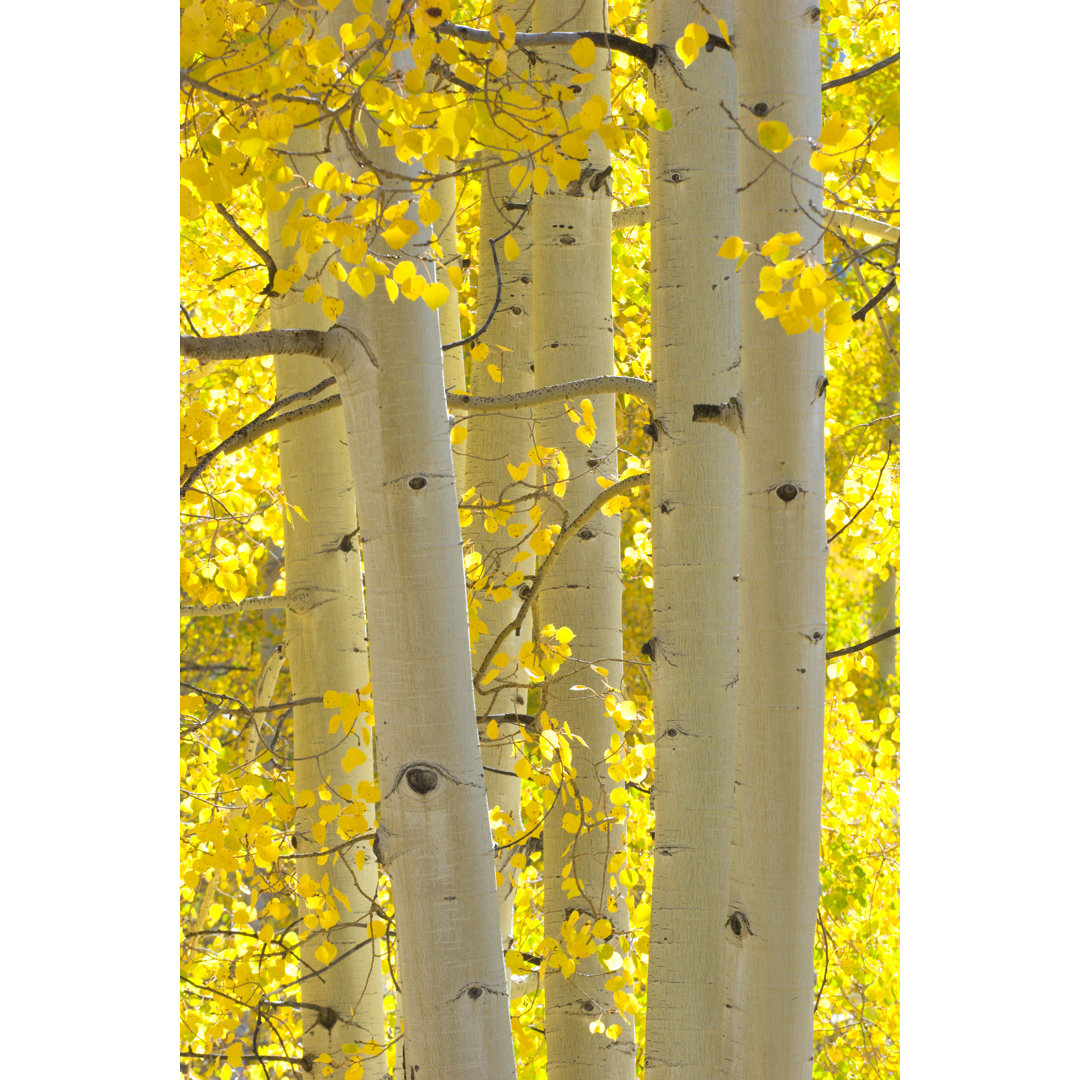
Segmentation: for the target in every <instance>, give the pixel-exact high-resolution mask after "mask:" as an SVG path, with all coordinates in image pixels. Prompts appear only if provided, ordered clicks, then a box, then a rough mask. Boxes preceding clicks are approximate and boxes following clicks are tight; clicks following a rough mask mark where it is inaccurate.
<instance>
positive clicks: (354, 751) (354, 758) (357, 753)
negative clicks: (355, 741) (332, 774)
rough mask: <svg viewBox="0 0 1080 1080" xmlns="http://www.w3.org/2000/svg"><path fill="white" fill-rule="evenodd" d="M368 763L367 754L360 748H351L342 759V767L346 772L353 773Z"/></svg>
mask: <svg viewBox="0 0 1080 1080" xmlns="http://www.w3.org/2000/svg"><path fill="white" fill-rule="evenodd" d="M365 761H367V754H365V753H364V751H363V750H361V749H360V747H359V746H350V747H349V749H348V750H346V751H345V756H344V757H343V758H342V759H341V767H342V768H343V769H344V770H345V771H346V772H352V771H353V769H355V768H356V766H357V765H363V764H364V762H365Z"/></svg>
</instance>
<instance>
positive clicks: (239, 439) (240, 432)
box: [180, 375, 341, 499]
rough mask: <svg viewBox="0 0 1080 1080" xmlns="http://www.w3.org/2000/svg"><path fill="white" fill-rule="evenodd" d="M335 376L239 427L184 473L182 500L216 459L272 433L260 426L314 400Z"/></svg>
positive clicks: (278, 402)
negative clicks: (289, 408)
mask: <svg viewBox="0 0 1080 1080" xmlns="http://www.w3.org/2000/svg"><path fill="white" fill-rule="evenodd" d="M335 381H336V380H335V379H334V376H333V375H331V376H330V377H329V378H326V379H323V381H322V382H321V383H319V384H318V385H317V386H313V387H312V388H311V389H310V390H300V391H299V392H297V393H295V394H290V395H289V396H288V397H283V398H279V399H278V400H277V401H275V402H274V403H273V405H271V406H270V407H269V408H268V409H266V410H265V411H264V412H261V413H259V415H258V416H256V417H255V419H254V420H249V421H248V422H247V423H246V424H244V425H243V427H238V428H237V429H236V430H235V431H234V432H233V433H232V434H231V435H230V436H229V437H228V438H227V439H225V440H224V441H223V442H220V443H218V445H217V446H215V447H214V449H213V450H211V451H209V452H208V453H206V454H204V455H203V456H202V457H201V458H199V460H198V461H196V462H195V464H194V465H192V466H191V468H190V469H188V471H187V472H186V473H184V475H183V477H182V479H181V482H180V498H181V499H182V498H183V497H184V496H185V495H186V494H187V492H188V488H190V487H191V485H192V484H193V483H194V482H195V481H196V480H197V479H198V478H199V477H200V476H201V475H202V473H203V472H204V471H205V470H206V467H207V466H208V465H209V464H210V462H211V461H213V460H214V459H215V458H218V457H221V456H222V455H223V454H232V453H235V452H236V451H237V450H239V449H240V448H241V447H242V446H247V445H248V444H249V443H252V442H254V441H255V440H256V439H257V438H258V437H259V435H261V434H263V433H264V432H265V431H270V430H271V428H270V427H266V426H263V428H262V430H259V431H258V434H256V433H255V432H256V430H257V429H259V427H260V425H265V424H266V421H267V420H270V419H271V418H273V416H274V414H275V413H276V412H277V411H278V410H279V409H283V408H284V407H285V406H286V405H291V404H292V403H293V402H294V401H301V400H303V399H307V398H313V397H315V395H316V394H321V393H322V392H323V391H324V390H325V389H326V388H327V387H328V386H329V385H330V384H331V383H333V382H335ZM335 396H336V397H337V399H338V401H339V402H340V401H341V396H340V395H335Z"/></svg>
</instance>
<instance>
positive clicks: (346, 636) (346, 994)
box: [269, 128, 387, 1078]
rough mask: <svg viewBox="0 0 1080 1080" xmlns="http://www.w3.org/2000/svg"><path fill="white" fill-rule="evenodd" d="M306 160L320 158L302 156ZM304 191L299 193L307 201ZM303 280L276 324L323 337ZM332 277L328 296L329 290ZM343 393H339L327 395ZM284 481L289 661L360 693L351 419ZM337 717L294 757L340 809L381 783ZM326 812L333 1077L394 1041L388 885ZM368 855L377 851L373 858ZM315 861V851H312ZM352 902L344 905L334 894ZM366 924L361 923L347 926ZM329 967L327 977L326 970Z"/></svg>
mask: <svg viewBox="0 0 1080 1080" xmlns="http://www.w3.org/2000/svg"><path fill="white" fill-rule="evenodd" d="M321 144H322V135H321V133H320V132H318V131H317V130H311V129H303V128H301V129H297V131H296V132H294V134H293V135H292V136H291V138H290V144H289V148H290V150H292V151H294V152H295V153H297V155H304V154H313V153H315V152H317V150H318V149H319V148H320V146H321ZM295 160H296V161H298V162H299V161H303V162H310V163H311V164H310V168H311V169H314V167H315V164H316V162H315V159H314V158H310V157H303V156H297V157H296V158H295ZM305 194H306V190H305V189H303V188H301V189H300V193H299V196H298V197H300V198H303V196H304V195H305ZM288 212H289V207H288V206H286V207H285V208H283V209H282V210H280V211H278V212H277V213H275V214H272V215H271V217H270V223H269V226H270V228H269V241H270V242H269V248H270V253H271V255H272V257H273V258H274V260H275V262H276V263H277V265H278V267H280V268H285V267H287V266H288V265H289V264H290V263H291V261H292V258H293V253H292V251H291V250H288V249H285V248H284V247H283V246H282V244H281V240H280V236H281V228H282V226H283V225H284V224H285V222H286V221H287V220H288ZM305 284H306V282H305V281H303V280H302V281H301V282H300V283H299V286H298V288H297V289H296V290H294V291H292V292H290V293H288V294H287V295H286V296H285V297H283V298H282V299H280V300H277V301H275V303H274V304H273V306H272V308H271V322H272V324H273V326H274V327H281V328H286V327H287V328H296V329H324V328H325V327H326V326H327V321H326V319H325V317H324V316H323V313H322V311H321V309H320V307H319V305H317V304H307V303H304V302H303V300H302V299H301V298H300V293H301V292H302V291H303V288H304V285H305ZM332 284H333V283H332V282H331V281H330V279H329V278H327V279H326V281H325V282H324V288H325V289H326V290H327V291H328V292H329V290H330V286H331V285H332ZM274 371H275V375H276V379H277V394H278V397H285V396H286V395H288V394H292V393H296V392H299V391H303V390H307V389H309V388H310V387H312V386H314V385H316V384H317V383H319V382H321V381H322V380H324V379H325V378H326V365H325V364H324V363H323V362H322V361H320V360H317V359H314V358H312V357H309V356H280V355H279V356H276V357H275V359H274ZM332 392H333V387H330V388H328V389H327V390H326V391H325V392H324V393H325V394H329V393H332ZM278 455H279V460H280V466H281V485H282V491H283V492H284V495H285V498H286V500H287V501H288V503H289V504H290V505H291V506H294V507H297V508H298V510H299V511H300V512H299V513H298V512H296V511H293V513H292V514H291V515H290V516H289V518H288V519H287V520H286V525H285V576H286V591H287V594H288V603H287V606H286V617H285V620H286V621H285V625H286V653H287V656H288V661H289V675H290V680H291V685H292V695H293V697H295V698H299V699H305V698H321V697H322V696H323V694H324V693H326V691H328V690H332V691H337V692H351V691H357V690H359V689H361V688H362V687H364V686H366V685H367V683H368V680H369V674H368V658H367V645H366V642H365V627H364V596H363V586H362V581H361V575H360V557H359V554H358V548H359V544H358V543H357V539H356V502H355V500H354V498H353V492H352V481H351V476H350V470H349V456H348V452H347V449H346V438H345V422H344V419H343V417H342V414H341V410H340V409H334V410H331V411H328V412H324V413H321V414H319V415H318V416H312V417H308V418H305V419H303V420H300V421H298V422H297V423H295V424H290V425H289V426H288V427H286V428H284V429H283V430H282V431H281V433H280V435H279V450H278ZM335 711H336V710H334V709H326V708H323V706H322V705H318V704H315V705H300V706H297V707H296V709H295V710H294V711H293V758H294V775H295V785H296V789H297V790H298V791H311V792H317V791H318V790H319V789H320V788H321V787H323V786H324V785H325V786H326V787H327V788H328V789H329V791H330V792H332V793H333V794H332V796H331V799H330V803H329V804H330V805H334V804H336V805H338V806H339V807H340V808H341V809H344V808H345V807H346V806H347V805H348V800H346V799H343V798H342V797H341V796H340V795H339V794H338V791H339V789H340V787H341V786H342V785H343V784H348V785H355V784H356V783H357V782H360V781H368V782H371V781H372V780H373V779H374V771H373V755H372V749H371V747H370V745H365V744H364V743H363V742H362V735H361V730H362V729H363V727H364V722H363V720H362V719H361V720H359V721H358V722H357V724H356V726H355V729H354V730H353V731H352V732H351V733H349V734H345V733H343V732H342V731H340V730H338V731H337V732H336V733H333V734H332V733H331V732H330V717H331V716H332V715H333V713H334V712H335ZM351 746H360V747H362V748H363V749H364V750H365V751H366V753H367V761H365V762H364V763H363V764H361V765H359V766H357V767H356V768H354V769H353V770H352V771H351V772H346V771H345V769H344V768H343V767H342V764H341V760H342V757H343V756H344V754H345V753H346V751H347V750H348V749H349V748H350V747H351ZM325 805H328V804H327V803H324V802H322V801H321V800H320V798H319V797H318V796H316V798H315V801H314V803H313V804H312V805H310V806H307V807H303V806H301V807H300V808H298V811H297V819H296V839H297V845H298V851H299V852H300V853H301V854H302V855H304V857H302V858H301V859H300V860H299V861H298V865H297V872H298V875H299V877H298V881H300V880H302V877H303V875H305V874H306V875H307V876H308V877H310V878H311V879H313V880H314V881H315V882H320V881H321V879H322V878H323V876H324V875H326V876H327V878H328V881H329V885H330V888H329V889H327V890H325V891H324V890H322V889H321V888H320V889H319V892H318V896H319V897H322V898H323V899H322V904H321V905H318V904H315V905H313V904H307V903H306V902H305V901H304V900H302V899H299V898H298V901H297V903H298V907H299V911H298V915H299V916H300V917H301V918H304V916H305V915H310V916H312V918H313V920H318V919H319V917H320V916H321V915H322V913H323V912H324V911H326V910H334V909H335V908H336V911H337V916H338V919H339V923H340V924H339V925H335V926H332V927H330V928H329V929H327V930H325V931H324V930H320V929H319V923H318V921H316V922H315V932H312V933H310V935H309V936H308V938H307V939H306V941H305V942H304V944H303V946H302V948H301V962H302V965H303V969H304V973H305V974H307V973H310V972H319V974H318V975H317V976H314V977H312V978H309V979H306V980H305V981H304V982H303V983H302V984H301V990H300V996H301V1000H302V1001H303V1002H304V1004H305V1006H310V1005H314V1006H318V1007H319V1008H320V1009H323V1010H330V1012H326V1013H322V1014H319V1015H322V1016H323V1017H324V1018H325V1019H326V1021H327V1022H326V1023H312V1022H310V1021H311V1020H312V1019H313V1018H314V1016H315V1015H316V1014H315V1013H312V1012H311V1010H310V1009H306V1008H305V1010H304V1017H305V1023H304V1039H303V1046H304V1052H305V1053H307V1054H313V1055H316V1056H317V1055H319V1054H324V1053H325V1054H330V1055H331V1057H332V1058H333V1059H334V1061H335V1063H336V1064H338V1065H339V1066H340V1065H341V1063H342V1062H343V1061H344V1062H345V1065H344V1067H338V1068H336V1069H335V1072H334V1075H335V1076H343V1075H344V1074H345V1070H346V1068H347V1067H348V1063H349V1062H348V1061H346V1058H348V1055H345V1054H343V1052H342V1049H341V1047H342V1043H356V1044H359V1045H364V1044H365V1043H367V1042H369V1041H373V1042H374V1043H375V1044H376V1045H381V1044H382V1043H383V1042H384V1040H385V1026H384V1025H385V1019H384V1012H383V985H382V983H383V976H382V949H381V947H379V946H378V944H377V943H373V944H372V945H364V946H363V947H361V948H359V949H356V951H353V952H350V950H351V949H353V947H354V946H356V945H358V944H359V943H361V942H366V941H367V940H368V930H367V916H368V914H369V913H370V911H371V906H372V903H373V902H374V900H375V894H376V892H377V889H378V870H377V867H376V865H375V862H374V860H373V858H372V857H371V852H370V847H369V845H367V844H364V845H360V844H359V843H358V844H356V845H355V846H353V847H350V848H346V849H345V850H343V851H340V852H336V853H334V854H332V855H330V856H329V857H326V856H318V855H316V854H314V852H317V851H320V850H324V849H325V848H328V847H334V846H336V845H337V844H338V843H340V837H339V836H338V834H337V831H336V829H335V828H334V826H333V825H332V824H331V825H330V826H329V827H327V828H326V835H325V837H323V838H322V839H321V840H320V839H319V838H318V837H317V836H316V835H315V834H314V830H315V829H316V823H317V822H319V816H318V815H319V811H320V808H321V807H323V806H325ZM362 848H367V849H368V850H367V851H366V853H365V852H364V851H363V850H362ZM305 853H309V854H305ZM335 890H336V891H337V892H338V893H340V894H341V895H343V896H344V897H345V898H346V899H345V901H339V900H336V899H335V892H334V891H335ZM348 924H360V925H348ZM324 941H325V942H329V943H330V944H332V945H333V946H334V947H335V948H336V949H337V953H338V955H339V956H340V955H342V954H344V953H349V955H347V956H345V958H344V959H342V960H341V961H340V962H339V963H336V964H333V965H332V966H330V967H327V965H326V963H325V962H324V961H322V960H319V959H317V958H316V956H315V950H316V949H317V948H318V947H319V946H321V945H322V944H323V942H324ZM324 968H325V969H326V970H323V969H324ZM364 1074H365V1076H372V1077H376V1078H378V1077H384V1076H386V1075H387V1067H386V1057H385V1052H383V1053H380V1054H378V1055H376V1056H374V1057H371V1058H365V1059H364Z"/></svg>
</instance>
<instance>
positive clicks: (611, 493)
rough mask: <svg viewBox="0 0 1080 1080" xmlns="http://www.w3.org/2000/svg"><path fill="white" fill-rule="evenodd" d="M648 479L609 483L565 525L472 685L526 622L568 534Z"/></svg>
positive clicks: (636, 475) (639, 475) (632, 477)
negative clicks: (515, 631) (609, 485)
mask: <svg viewBox="0 0 1080 1080" xmlns="http://www.w3.org/2000/svg"><path fill="white" fill-rule="evenodd" d="M648 482H649V474H648V473H647V472H639V473H633V474H632V475H630V476H624V477H623V478H622V479H621V480H619V481H618V482H617V483H615V484H612V485H611V487H609V488H605V489H604V490H603V491H601V492H600V494H599V495H597V496H596V498H595V499H593V500H592V502H590V503H589V505H588V506H586V507H585V509H584V510H582V511H581V513H580V514H578V516H577V517H576V518H574V520H573V521H571V522H570V524H569V525H567V526H566V527H565V528H564V529H563V530H562V532H561V533H559V535H558V537H557V538H556V540H555V543H554V544H552V545H551V550H550V551H549V552H548V553H547V557H546V558H545V559H544V561H543V562H542V563H541V564H540V565H539V566H538V567H537V568H536V573H535V574H534V575H533V579H532V582H531V584H530V585H529V591H528V593H527V595H526V596H525V599H524V600H523V601H522V604H521V607H520V608H519V609H518V613H517V615H515V616H514V618H513V620H512V621H511V622H510V623H508V624H507V625H506V626H504V627H503V628H502V630H500V631H499V635H498V637H496V638H495V640H494V641H493V642H492V643H491V647H490V648H489V649H488V651H487V655H486V656H485V657H484V659H483V660H481V661H480V664H479V666H478V667H477V669H476V675H475V677H474V678H473V686H474V687H476V689H478V690H479V689H480V680H481V678H482V677H483V675H484V673H485V672H486V671H487V668H488V665H489V664H490V663H491V658H492V657H493V656H494V655H495V654H496V653H497V652H498V651H499V649H501V648H502V644H503V642H504V641H505V640H506V639H507V638H508V637H509V636H510V634H511V633H512V632H513V631H514V630H517V629H518V628H520V627H521V625H522V624H523V623H524V621H525V615H526V614H527V612H528V611H529V609H530V608H531V607H532V604H533V601H534V600H535V599H536V596H537V594H538V593H539V591H540V585H541V583H542V582H543V580H544V577H545V576H546V575H547V572H548V571H549V570H550V569H551V566H552V563H554V561H555V560H556V559H557V558H558V556H559V552H560V551H562V549H563V548H564V547H566V545H567V543H568V542H569V540H570V537H572V536H576V535H577V532H578V530H579V529H580V528H581V527H582V525H584V524H585V523H586V522H587V521H588V520H589V519H590V518H591V517H592V516H593V515H594V514H595V513H596V512H597V511H598V510H599V509H600V507H602V506H603V505H604V504H605V503H608V502H610V501H611V500H612V499H614V498H615V496H616V495H621V494H622V493H623V492H624V491H628V490H629V489H630V488H634V487H641V486H642V485H643V484H647V483H648Z"/></svg>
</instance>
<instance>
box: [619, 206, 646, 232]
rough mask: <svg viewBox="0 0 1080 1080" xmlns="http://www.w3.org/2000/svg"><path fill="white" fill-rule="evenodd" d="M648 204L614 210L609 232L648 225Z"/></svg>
mask: <svg viewBox="0 0 1080 1080" xmlns="http://www.w3.org/2000/svg"><path fill="white" fill-rule="evenodd" d="M648 223H649V204H648V203H640V204H639V205H638V206H626V207H624V208H623V209H622V210H616V211H615V212H614V213H613V214H612V215H611V231H612V232H618V231H619V229H629V228H631V227H632V226H634V225H648Z"/></svg>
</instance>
